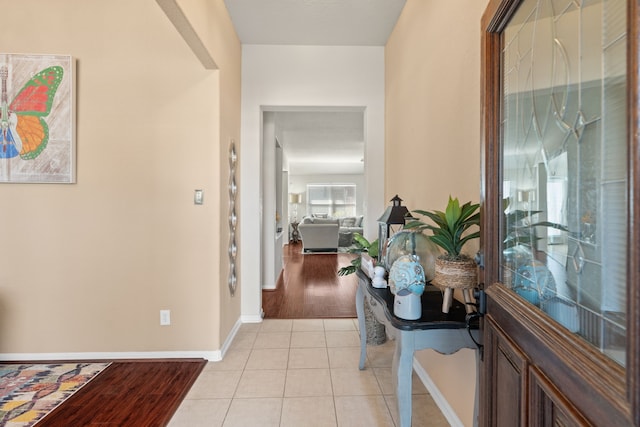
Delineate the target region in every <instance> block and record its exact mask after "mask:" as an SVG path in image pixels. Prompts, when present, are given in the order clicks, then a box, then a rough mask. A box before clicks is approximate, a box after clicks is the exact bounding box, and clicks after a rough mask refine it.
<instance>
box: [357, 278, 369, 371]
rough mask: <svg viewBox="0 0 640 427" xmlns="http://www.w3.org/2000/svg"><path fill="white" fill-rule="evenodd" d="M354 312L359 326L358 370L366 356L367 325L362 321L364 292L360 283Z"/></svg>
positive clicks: (361, 367)
mask: <svg viewBox="0 0 640 427" xmlns="http://www.w3.org/2000/svg"><path fill="white" fill-rule="evenodd" d="M356 313H357V314H358V327H359V328H360V365H359V368H360V370H363V369H364V361H365V359H366V358H367V326H366V323H365V321H364V292H363V291H362V285H358V289H357V290H356Z"/></svg>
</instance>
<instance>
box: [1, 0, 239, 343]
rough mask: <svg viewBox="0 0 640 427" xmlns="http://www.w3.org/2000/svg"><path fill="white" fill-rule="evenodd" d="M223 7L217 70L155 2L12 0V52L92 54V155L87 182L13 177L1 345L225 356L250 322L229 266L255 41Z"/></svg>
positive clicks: (81, 138) (5, 31) (87, 137)
mask: <svg viewBox="0 0 640 427" xmlns="http://www.w3.org/2000/svg"><path fill="white" fill-rule="evenodd" d="M208 3H210V4H209V5H208V6H207V7H209V8H210V10H211V11H212V13H211V14H209V15H208V16H209V17H210V22H209V24H210V25H211V26H212V27H216V28H215V30H212V31H211V32H210V34H208V37H210V38H211V39H213V38H215V37H218V39H219V40H222V42H219V43H222V45H224V48H223V47H222V46H221V45H216V44H215V43H213V42H210V41H208V40H207V45H208V47H209V48H210V51H211V53H212V55H213V56H214V58H216V63H217V64H218V66H219V67H220V70H216V71H210V70H205V69H204V67H203V66H202V65H201V64H200V63H199V62H198V60H197V59H196V57H195V56H194V54H193V53H192V52H191V51H190V49H189V48H188V47H187V45H186V44H185V42H184V41H183V40H182V38H181V37H180V35H179V34H178V32H177V31H176V29H175V28H174V27H173V26H172V24H171V23H170V22H169V20H168V19H167V17H166V16H165V15H164V13H163V12H162V10H161V9H160V7H159V6H158V5H157V4H156V3H155V2H152V1H144V2H143V1H129V0H113V1H109V2H104V1H98V0H58V1H55V2H44V1H40V0H21V1H19V2H15V1H8V0H2V1H0V6H1V7H0V9H2V10H3V14H4V15H5V16H11V19H7V20H5V21H6V22H5V23H4V24H3V25H2V26H0V51H1V52H16V53H54V54H70V55H72V56H73V57H74V58H76V60H77V79H76V88H77V154H78V157H77V158H78V161H77V164H78V173H77V177H78V178H77V184H72V185H54V184H48V185H41V184H30V185H18V184H2V185H0V200H2V204H1V206H2V209H1V210H0V218H2V222H3V223H4V224H5V226H4V227H3V233H2V236H1V237H0V242H1V243H0V245H1V247H2V253H3V255H2V263H1V265H2V267H1V269H0V353H28V354H35V353H70V352H105V353H110V352H165V351H174V352H188V351H195V352H209V351H214V350H218V349H220V347H221V343H222V341H223V340H224V339H225V338H226V335H227V333H228V331H229V330H230V329H231V327H232V326H233V324H234V323H235V322H236V320H237V319H238V318H239V313H240V308H239V307H240V299H239V297H235V298H233V299H231V298H229V297H228V293H227V292H226V273H227V272H226V267H223V265H224V264H225V263H226V245H227V239H226V235H225V233H226V211H227V206H228V198H227V190H226V186H227V175H226V174H227V172H228V168H227V166H226V165H227V158H226V153H227V149H228V145H227V144H228V139H229V138H230V137H235V138H239V121H240V108H239V102H240V88H239V79H240V72H239V70H240V45H239V42H238V40H237V37H236V35H235V32H234V31H233V29H232V28H231V27H230V23H229V22H228V21H229V20H228V16H227V14H226V10H225V9H224V5H223V2H222V0H215V1H212V2H208ZM216 24H217V26H216ZM219 87H223V89H219ZM223 156H224V158H223ZM196 188H202V189H204V190H205V199H204V200H205V204H204V205H203V206H195V205H194V204H193V191H194V189H196ZM160 309H170V310H171V318H172V325H171V326H164V327H161V326H159V310H160Z"/></svg>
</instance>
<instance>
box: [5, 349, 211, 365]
mask: <svg viewBox="0 0 640 427" xmlns="http://www.w3.org/2000/svg"><path fill="white" fill-rule="evenodd" d="M199 358H202V359H206V360H209V361H218V360H222V353H221V351H220V350H215V351H125V352H104V353H103V352H78V353H0V361H5V362H6V361H15V360H103V359H104V360H113V359H199Z"/></svg>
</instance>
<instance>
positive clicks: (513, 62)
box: [479, 0, 640, 427]
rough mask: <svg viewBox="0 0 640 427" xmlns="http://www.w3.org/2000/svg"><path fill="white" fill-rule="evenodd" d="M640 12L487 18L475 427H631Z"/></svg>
mask: <svg viewBox="0 0 640 427" xmlns="http://www.w3.org/2000/svg"><path fill="white" fill-rule="evenodd" d="M639 3H640V2H639V1H638V0H631V1H626V0H491V1H490V2H489V5H488V7H487V10H486V12H485V15H484V16H483V20H482V31H483V38H482V40H483V41H482V57H483V69H482V103H483V120H482V122H483V132H482V134H483V141H482V153H483V157H482V159H483V163H482V170H483V182H482V200H481V216H482V237H481V248H480V255H481V257H480V260H481V266H482V268H481V281H482V282H483V283H484V285H483V286H484V290H485V292H486V296H487V304H486V306H487V310H486V315H485V317H484V319H483V322H482V323H483V338H484V350H483V361H482V366H481V384H480V389H479V391H480V414H479V418H480V425H482V426H486V427H494V426H498V427H501V426H505V427H514V426H585V425H595V426H632V425H633V426H640V390H639V388H640V340H639V339H638V334H639V333H640V231H639V227H638V225H637V224H638V219H640V203H639V201H640V198H639V197H638V193H639V191H640V185H639V184H640V182H639V173H638V160H639V157H638V154H639V151H638V137H639V133H640V128H639V126H638V124H639V120H638V103H639V99H638V84H639V79H638V44H639V41H638V24H639V21H640V19H639V16H638V14H639V13H640V12H639V9H640V8H639Z"/></svg>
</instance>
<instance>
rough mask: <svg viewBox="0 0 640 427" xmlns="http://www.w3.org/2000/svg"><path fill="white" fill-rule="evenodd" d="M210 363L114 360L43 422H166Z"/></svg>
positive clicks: (52, 425) (145, 425)
mask: <svg viewBox="0 0 640 427" xmlns="http://www.w3.org/2000/svg"><path fill="white" fill-rule="evenodd" d="M205 365H206V361H205V360H204V359H171V360H161V359H153V360H132V361H116V362H113V363H112V364H111V365H109V366H108V367H107V368H106V369H105V370H104V371H103V372H101V373H100V374H99V375H98V376H97V377H95V378H94V379H93V380H91V381H90V382H89V383H88V384H87V385H85V386H84V387H83V388H82V389H81V390H79V391H78V392H77V393H75V394H74V395H73V396H71V397H70V398H69V399H67V400H66V401H65V402H64V403H63V404H62V405H60V406H59V407H58V408H56V409H55V410H53V412H51V413H50V414H48V415H47V416H46V417H44V418H43V419H42V420H41V421H40V423H38V427H42V426H45V427H57V426H65V427H66V426H102V427H104V426H107V427H109V426H136V427H159V426H165V425H167V424H168V422H169V420H170V419H171V417H172V416H173V413H174V412H175V411H176V409H177V408H178V406H179V405H180V402H181V401H182V399H183V398H184V396H185V395H186V394H187V392H188V391H189V389H190V388H191V385H192V384H193V383H194V381H195V380H196V378H197V377H198V375H199V374H200V372H201V371H202V369H203V368H204V366H205Z"/></svg>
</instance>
